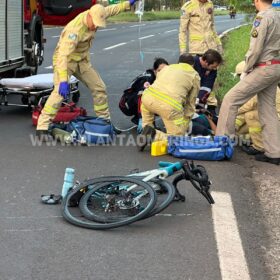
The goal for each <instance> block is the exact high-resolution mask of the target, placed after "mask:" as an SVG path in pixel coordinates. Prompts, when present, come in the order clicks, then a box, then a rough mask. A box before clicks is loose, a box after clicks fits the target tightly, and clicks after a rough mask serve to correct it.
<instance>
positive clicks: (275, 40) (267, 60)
mask: <svg viewBox="0 0 280 280" xmlns="http://www.w3.org/2000/svg"><path fill="white" fill-rule="evenodd" d="M254 1H255V2H254V4H255V7H256V9H257V10H258V14H257V16H256V18H255V20H254V23H253V27H252V30H251V39H250V46H249V50H248V51H247V53H246V60H245V68H244V72H243V73H242V74H241V80H240V82H239V83H238V84H236V85H235V86H234V87H233V88H232V89H231V90H230V91H229V92H228V93H227V94H226V96H225V98H224V100H223V103H222V106H221V110H220V114H219V121H218V126H217V130H216V134H217V135H225V134H227V135H234V134H235V119H236V116H237V111H238V108H239V107H240V106H241V105H243V104H244V103H246V102H247V101H248V100H249V99H251V98H252V97H253V96H255V95H256V94H257V96H258V112H259V119H260V123H261V126H262V138H263V146H264V153H263V154H258V155H255V159H256V160H258V161H263V162H268V163H272V164H276V165H279V164H280V123H279V120H278V115H277V111H276V106H275V97H276V89H277V85H278V82H279V80H280V58H279V49H280V36H279V34H280V14H279V13H277V11H275V10H274V9H273V8H272V0H254Z"/></svg>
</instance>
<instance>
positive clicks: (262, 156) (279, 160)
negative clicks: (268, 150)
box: [255, 154, 280, 165]
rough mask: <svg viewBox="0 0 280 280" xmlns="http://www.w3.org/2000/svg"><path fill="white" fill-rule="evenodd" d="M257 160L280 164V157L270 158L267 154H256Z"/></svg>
mask: <svg viewBox="0 0 280 280" xmlns="http://www.w3.org/2000/svg"><path fill="white" fill-rule="evenodd" d="M255 160H257V161H262V162H268V163H272V164H276V165H279V164H280V158H270V157H268V156H266V155H265V154H258V155H256V156H255Z"/></svg>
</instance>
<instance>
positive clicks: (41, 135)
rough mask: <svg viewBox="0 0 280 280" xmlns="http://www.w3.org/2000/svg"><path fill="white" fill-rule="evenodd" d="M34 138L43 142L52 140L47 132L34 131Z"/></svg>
mask: <svg viewBox="0 0 280 280" xmlns="http://www.w3.org/2000/svg"><path fill="white" fill-rule="evenodd" d="M36 136H37V137H38V138H39V139H40V141H43V142H48V141H50V140H52V136H51V134H50V132H49V131H48V130H36Z"/></svg>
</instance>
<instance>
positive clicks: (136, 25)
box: [129, 24, 146, 27]
mask: <svg viewBox="0 0 280 280" xmlns="http://www.w3.org/2000/svg"><path fill="white" fill-rule="evenodd" d="M145 25H146V24H135V25H130V26H129V27H139V26H145Z"/></svg>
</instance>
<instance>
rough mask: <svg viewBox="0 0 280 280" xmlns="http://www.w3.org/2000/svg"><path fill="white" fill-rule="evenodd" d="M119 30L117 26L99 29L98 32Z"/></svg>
mask: <svg viewBox="0 0 280 280" xmlns="http://www.w3.org/2000/svg"><path fill="white" fill-rule="evenodd" d="M112 30H117V28H108V29H99V30H98V32H104V31H112Z"/></svg>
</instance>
